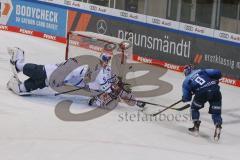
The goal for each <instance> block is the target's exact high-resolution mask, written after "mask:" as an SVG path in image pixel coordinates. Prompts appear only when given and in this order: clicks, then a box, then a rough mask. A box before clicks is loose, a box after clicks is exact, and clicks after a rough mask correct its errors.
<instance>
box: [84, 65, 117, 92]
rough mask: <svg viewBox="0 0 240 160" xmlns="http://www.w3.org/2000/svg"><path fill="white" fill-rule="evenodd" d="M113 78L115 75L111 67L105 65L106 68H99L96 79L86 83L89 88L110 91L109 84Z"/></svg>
mask: <svg viewBox="0 0 240 160" xmlns="http://www.w3.org/2000/svg"><path fill="white" fill-rule="evenodd" d="M115 79H116V75H113V74H112V70H111V67H110V66H107V67H106V68H100V71H99V72H98V74H97V76H96V79H95V80H94V81H92V82H90V83H89V84H88V85H89V88H90V89H91V90H98V91H103V92H111V85H112V83H113V82H114V81H115Z"/></svg>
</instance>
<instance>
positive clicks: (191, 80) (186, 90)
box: [182, 65, 222, 140]
mask: <svg viewBox="0 0 240 160" xmlns="http://www.w3.org/2000/svg"><path fill="white" fill-rule="evenodd" d="M184 74H185V76H186V78H185V80H184V82H183V85H182V90H183V96H182V101H183V102H189V101H191V100H192V96H193V95H194V98H193V101H192V104H191V116H192V120H193V123H194V126H193V127H192V128H189V131H190V132H192V133H194V134H196V135H198V133H199V127H200V123H201V121H200V112H199V110H200V109H202V108H203V107H204V105H205V103H206V102H208V103H209V104H210V107H209V114H211V115H212V120H213V123H214V125H215V133H214V139H215V140H218V139H219V138H220V132H221V128H222V117H221V108H222V95H221V92H220V86H219V85H218V83H219V79H220V78H221V77H222V75H221V71H220V70H217V69H196V70H193V67H192V66H191V65H187V66H185V67H184Z"/></svg>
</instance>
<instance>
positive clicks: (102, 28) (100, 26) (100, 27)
mask: <svg viewBox="0 0 240 160" xmlns="http://www.w3.org/2000/svg"><path fill="white" fill-rule="evenodd" d="M97 32H98V33H100V34H105V33H106V32H107V23H106V21H105V20H103V19H101V20H98V21H97Z"/></svg>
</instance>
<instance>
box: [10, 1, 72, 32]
mask: <svg viewBox="0 0 240 160" xmlns="http://www.w3.org/2000/svg"><path fill="white" fill-rule="evenodd" d="M11 2H12V10H11V13H10V17H9V19H8V21H7V23H6V25H9V26H17V27H20V28H24V29H29V30H33V31H39V32H43V33H47V34H50V35H55V36H60V37H65V36H66V19H67V10H66V9H61V8H57V7H53V6H49V5H44V4H39V3H36V2H29V1H21V0H12V1H11Z"/></svg>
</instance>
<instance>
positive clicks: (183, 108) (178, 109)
mask: <svg viewBox="0 0 240 160" xmlns="http://www.w3.org/2000/svg"><path fill="white" fill-rule="evenodd" d="M138 101H139V102H142V103H146V104H150V105H153V106H158V107H162V108H167V107H168V106H164V105H161V104H156V103H151V102H146V101H141V100H138ZM189 107H190V105H189V104H187V105H185V106H183V107H180V108H169V109H172V110H176V111H183V110H185V109H187V108H189Z"/></svg>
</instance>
